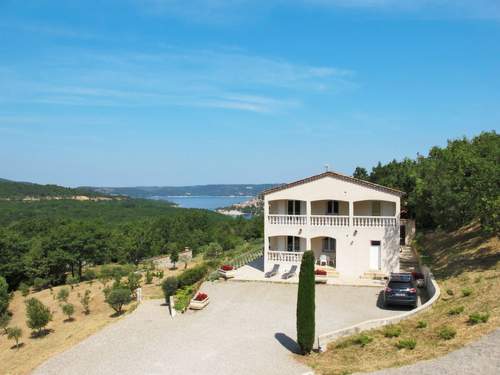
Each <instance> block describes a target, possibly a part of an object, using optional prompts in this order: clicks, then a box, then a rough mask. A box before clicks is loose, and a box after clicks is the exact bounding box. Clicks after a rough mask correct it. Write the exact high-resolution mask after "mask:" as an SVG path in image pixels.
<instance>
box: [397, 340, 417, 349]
mask: <svg viewBox="0 0 500 375" xmlns="http://www.w3.org/2000/svg"><path fill="white" fill-rule="evenodd" d="M415 346H417V340H415V339H401V340H399V341H398V342H397V343H396V347H397V348H398V349H410V350H413V349H415Z"/></svg>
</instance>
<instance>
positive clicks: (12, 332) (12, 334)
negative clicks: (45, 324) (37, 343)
mask: <svg viewBox="0 0 500 375" xmlns="http://www.w3.org/2000/svg"><path fill="white" fill-rule="evenodd" d="M22 334H23V330H22V329H21V328H19V327H9V328H7V338H8V339H9V340H12V339H14V340H15V341H16V349H17V350H19V339H20V338H21V336H22Z"/></svg>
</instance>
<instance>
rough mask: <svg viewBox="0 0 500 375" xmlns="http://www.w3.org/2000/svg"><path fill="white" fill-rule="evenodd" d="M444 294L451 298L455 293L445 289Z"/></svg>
mask: <svg viewBox="0 0 500 375" xmlns="http://www.w3.org/2000/svg"><path fill="white" fill-rule="evenodd" d="M446 294H448V295H449V296H452V295H454V294H455V293H454V292H453V290H452V289H446Z"/></svg>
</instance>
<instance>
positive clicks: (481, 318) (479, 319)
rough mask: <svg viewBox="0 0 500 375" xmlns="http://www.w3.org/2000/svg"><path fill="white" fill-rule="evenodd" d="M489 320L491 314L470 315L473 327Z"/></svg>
mask: <svg viewBox="0 0 500 375" xmlns="http://www.w3.org/2000/svg"><path fill="white" fill-rule="evenodd" d="M489 318H490V314H489V313H484V314H481V313H478V312H476V313H473V314H470V315H469V320H468V322H469V324H471V325H474V324H479V323H486V322H487V321H488V319H489Z"/></svg>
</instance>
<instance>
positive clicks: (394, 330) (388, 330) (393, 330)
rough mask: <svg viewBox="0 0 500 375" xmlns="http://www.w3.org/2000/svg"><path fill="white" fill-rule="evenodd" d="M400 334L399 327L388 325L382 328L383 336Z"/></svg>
mask: <svg viewBox="0 0 500 375" xmlns="http://www.w3.org/2000/svg"><path fill="white" fill-rule="evenodd" d="M399 335H401V327H400V326H395V325H390V326H387V327H385V328H384V336H385V337H399Z"/></svg>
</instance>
